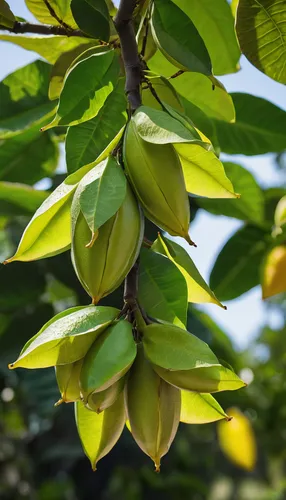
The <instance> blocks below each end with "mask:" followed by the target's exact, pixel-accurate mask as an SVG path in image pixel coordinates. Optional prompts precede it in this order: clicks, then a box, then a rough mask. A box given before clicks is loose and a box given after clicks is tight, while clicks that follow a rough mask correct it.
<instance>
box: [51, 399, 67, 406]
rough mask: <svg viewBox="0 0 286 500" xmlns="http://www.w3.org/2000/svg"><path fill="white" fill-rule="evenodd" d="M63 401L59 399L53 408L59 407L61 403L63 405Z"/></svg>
mask: <svg viewBox="0 0 286 500" xmlns="http://www.w3.org/2000/svg"><path fill="white" fill-rule="evenodd" d="M64 402H65V401H64V400H63V398H60V399H59V400H58V401H57V402H56V403H55V404H54V406H60V405H61V404H62V403H64Z"/></svg>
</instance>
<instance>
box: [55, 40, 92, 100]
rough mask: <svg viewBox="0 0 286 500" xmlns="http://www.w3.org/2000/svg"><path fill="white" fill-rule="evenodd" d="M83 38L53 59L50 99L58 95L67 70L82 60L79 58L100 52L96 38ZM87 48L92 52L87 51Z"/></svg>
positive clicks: (56, 97)
mask: <svg viewBox="0 0 286 500" xmlns="http://www.w3.org/2000/svg"><path fill="white" fill-rule="evenodd" d="M84 40H85V43H80V44H77V45H76V46H75V47H71V49H68V51H65V52H63V53H62V54H61V55H60V56H59V57H58V58H57V60H56V61H55V64H54V65H53V68H52V72H51V78H50V85H49V98H50V99H51V101H53V100H54V99H58V98H59V97H60V95H61V91H62V88H63V86H64V82H65V78H66V75H67V73H68V71H69V70H70V69H71V68H72V67H73V66H74V65H75V64H77V63H78V62H79V61H80V60H82V59H81V58H83V59H86V57H87V56H89V55H91V54H94V53H96V52H102V46H101V45H100V46H98V42H96V40H94V41H92V40H90V39H88V38H85V39H84ZM86 42H88V43H86ZM89 50H90V51H92V52H88V51H89Z"/></svg>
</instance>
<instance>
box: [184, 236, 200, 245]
mask: <svg viewBox="0 0 286 500" xmlns="http://www.w3.org/2000/svg"><path fill="white" fill-rule="evenodd" d="M184 238H185V240H186V241H187V243H189V245H191V246H192V247H195V248H197V245H196V243H195V242H194V241H193V240H191V238H190V236H189V235H188V234H186V235H185V236H184Z"/></svg>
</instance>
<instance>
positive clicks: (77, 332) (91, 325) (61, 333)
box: [9, 306, 119, 369]
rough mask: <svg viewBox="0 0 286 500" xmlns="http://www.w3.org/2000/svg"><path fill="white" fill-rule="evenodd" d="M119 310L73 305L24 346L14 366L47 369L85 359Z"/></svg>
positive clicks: (10, 366) (49, 322) (11, 366)
mask: <svg viewBox="0 0 286 500" xmlns="http://www.w3.org/2000/svg"><path fill="white" fill-rule="evenodd" d="M118 312H119V311H118V309H115V308H113V307H96V306H87V307H84V308H80V309H79V308H76V309H75V308H72V309H70V310H67V311H65V314H64V315H63V314H62V313H60V314H59V315H57V316H55V317H54V318H52V320H50V321H48V323H47V324H46V325H44V326H43V328H41V330H40V331H39V332H38V333H37V334H36V335H34V337H32V338H31V339H30V340H28V342H27V343H26V344H25V346H24V347H23V349H22V351H21V353H20V355H19V357H18V359H17V360H16V361H15V362H14V363H12V364H10V365H9V368H10V369H14V368H31V369H33V368H47V367H49V366H56V365H62V364H68V363H74V362H75V361H77V360H79V359H81V358H83V357H84V356H85V354H86V353H87V351H88V349H89V348H90V347H91V345H92V344H93V342H94V341H95V339H96V338H97V337H98V336H99V335H100V334H101V333H102V332H103V331H104V330H105V328H106V327H107V326H108V325H109V324H110V323H111V322H112V321H113V320H114V319H115V318H116V316H117V315H118Z"/></svg>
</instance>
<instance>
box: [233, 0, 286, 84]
mask: <svg viewBox="0 0 286 500" xmlns="http://www.w3.org/2000/svg"><path fill="white" fill-rule="evenodd" d="M285 22H286V5H285V3H284V2H281V0H270V1H269V0H261V1H260V2H258V1H257V0H240V1H239V4H238V7H237V14H236V32H237V36H238V40H239V43H240V47H241V50H242V52H243V54H244V55H245V56H246V57H247V59H248V60H249V61H250V62H251V63H252V64H253V65H254V66H255V67H256V68H257V69H259V70H260V71H262V72H263V73H265V74H266V75H268V76H270V78H273V79H274V80H276V81H277V82H280V83H284V84H286V37H285V32H284V31H283V24H284V23H285ZM281 25H282V26H281Z"/></svg>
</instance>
